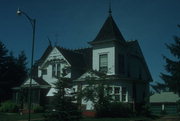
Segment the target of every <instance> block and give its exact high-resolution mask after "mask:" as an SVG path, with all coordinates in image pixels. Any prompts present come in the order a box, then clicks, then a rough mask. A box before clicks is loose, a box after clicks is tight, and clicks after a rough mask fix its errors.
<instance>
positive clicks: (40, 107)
mask: <svg viewBox="0 0 180 121" xmlns="http://www.w3.org/2000/svg"><path fill="white" fill-rule="evenodd" d="M33 110H34V112H35V113H43V112H44V108H43V107H42V106H40V105H35V106H33Z"/></svg>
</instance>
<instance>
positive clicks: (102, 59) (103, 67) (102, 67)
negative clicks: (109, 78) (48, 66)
mask: <svg viewBox="0 0 180 121" xmlns="http://www.w3.org/2000/svg"><path fill="white" fill-rule="evenodd" d="M99 71H101V72H104V73H107V71H108V55H107V54H101V55H99Z"/></svg>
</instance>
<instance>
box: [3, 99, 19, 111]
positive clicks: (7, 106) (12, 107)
mask: <svg viewBox="0 0 180 121" xmlns="http://www.w3.org/2000/svg"><path fill="white" fill-rule="evenodd" d="M18 110H19V109H18V106H17V105H16V104H15V103H13V102H12V101H6V102H3V103H1V107H0V112H8V113H14V112H18Z"/></svg>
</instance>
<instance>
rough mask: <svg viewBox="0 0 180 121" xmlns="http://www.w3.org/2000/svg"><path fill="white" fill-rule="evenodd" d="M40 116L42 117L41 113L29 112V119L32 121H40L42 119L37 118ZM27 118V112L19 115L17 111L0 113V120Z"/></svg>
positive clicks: (19, 120) (11, 120) (13, 120)
mask: <svg viewBox="0 0 180 121" xmlns="http://www.w3.org/2000/svg"><path fill="white" fill-rule="evenodd" d="M42 118H43V114H42V113H36V114H31V119H34V120H33V121H42V120H38V119H42ZM27 119H28V114H24V115H19V114H17V113H0V121H25V120H27ZM36 119H37V120H36Z"/></svg>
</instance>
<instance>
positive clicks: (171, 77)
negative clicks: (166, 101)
mask: <svg viewBox="0 0 180 121" xmlns="http://www.w3.org/2000/svg"><path fill="white" fill-rule="evenodd" d="M178 27H180V26H178ZM174 41H175V43H172V44H166V47H167V48H168V49H169V50H170V52H171V54H172V55H173V56H174V57H175V58H176V59H174V60H172V59H170V58H167V57H166V56H164V59H165V61H166V66H165V70H166V71H167V72H168V73H169V74H163V73H161V78H162V79H163V80H164V82H165V84H166V85H167V86H168V87H169V89H170V90H171V91H173V92H176V93H178V94H180V37H177V36H175V37H174Z"/></svg>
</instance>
